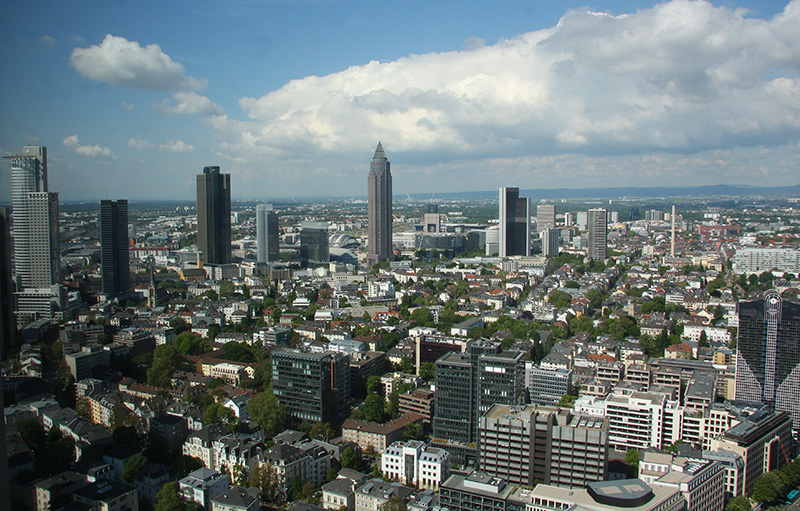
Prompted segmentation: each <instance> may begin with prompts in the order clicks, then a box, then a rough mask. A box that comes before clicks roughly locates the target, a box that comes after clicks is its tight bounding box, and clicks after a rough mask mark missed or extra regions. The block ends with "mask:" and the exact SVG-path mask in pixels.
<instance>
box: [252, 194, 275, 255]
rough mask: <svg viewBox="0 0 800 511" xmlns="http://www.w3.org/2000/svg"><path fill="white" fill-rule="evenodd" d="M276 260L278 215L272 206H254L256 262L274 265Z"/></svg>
mask: <svg viewBox="0 0 800 511" xmlns="http://www.w3.org/2000/svg"><path fill="white" fill-rule="evenodd" d="M278 260H280V246H279V239H278V213H277V212H276V211H275V209H274V208H273V207H272V204H259V205H258V206H256V261H258V262H259V263H274V262H277V261H278Z"/></svg>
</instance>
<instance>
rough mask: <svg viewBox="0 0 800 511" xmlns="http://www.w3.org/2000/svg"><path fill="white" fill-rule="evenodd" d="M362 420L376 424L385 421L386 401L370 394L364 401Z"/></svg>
mask: <svg viewBox="0 0 800 511" xmlns="http://www.w3.org/2000/svg"><path fill="white" fill-rule="evenodd" d="M364 420H366V421H369V422H378V423H383V422H384V421H385V420H386V401H384V400H383V398H382V397H381V396H379V395H378V394H370V395H368V396H367V399H365V400H364Z"/></svg>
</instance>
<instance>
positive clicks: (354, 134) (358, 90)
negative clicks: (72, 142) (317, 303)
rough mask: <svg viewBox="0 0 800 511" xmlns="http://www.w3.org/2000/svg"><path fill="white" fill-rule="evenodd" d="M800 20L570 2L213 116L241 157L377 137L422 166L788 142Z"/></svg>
mask: <svg viewBox="0 0 800 511" xmlns="http://www.w3.org/2000/svg"><path fill="white" fill-rule="evenodd" d="M799 26H800V0H795V1H793V2H791V3H790V4H788V5H787V7H786V9H785V10H784V12H783V13H782V14H780V15H778V16H776V17H775V18H774V19H772V20H761V19H755V18H749V17H748V15H747V13H746V12H745V11H743V10H736V9H729V8H726V7H714V6H713V5H712V4H710V3H708V2H703V1H689V0H674V1H672V2H669V3H664V4H660V5H657V6H655V7H653V8H652V9H643V10H640V11H637V12H636V13H633V14H627V15H622V16H612V15H609V14H604V13H596V12H591V11H588V10H575V11H570V12H568V13H567V14H566V15H565V16H564V17H563V18H562V19H561V20H560V22H559V23H558V25H556V26H555V27H552V28H549V29H546V30H540V31H536V32H530V33H526V34H522V35H520V36H518V37H515V38H512V39H508V40H501V41H499V42H497V43H496V44H493V45H483V44H482V41H480V40H479V39H478V38H475V37H470V38H469V39H467V42H466V45H465V46H466V49H465V50H464V51H453V52H446V53H431V54H425V55H411V56H409V57H407V58H402V59H398V60H396V61H393V62H370V63H368V64H365V65H361V66H353V67H350V68H348V69H346V70H344V71H341V72H338V73H334V74H330V75H327V76H321V77H318V76H309V77H306V78H303V79H300V80H294V81H291V82H289V83H288V84H286V85H285V86H283V87H282V88H280V89H278V90H276V91H273V92H270V93H268V94H266V95H264V96H261V97H258V98H256V97H247V98H242V99H240V101H239V104H240V106H241V108H242V109H243V111H244V112H245V113H246V115H247V118H248V120H247V121H245V122H238V123H234V122H233V121H232V120H230V119H228V117H227V116H224V115H218V116H217V117H215V118H214V119H213V121H211V124H212V125H213V126H214V127H216V128H217V129H219V130H220V131H223V132H225V133H227V135H228V137H229V138H228V141H227V143H226V144H225V145H224V146H223V148H224V150H225V151H227V152H228V153H230V154H237V155H243V154H244V155H251V158H252V161H256V160H257V158H262V157H265V156H266V157H271V158H274V159H278V160H292V159H303V158H306V159H314V158H320V157H325V156H344V155H352V154H353V153H354V152H357V153H359V154H361V153H364V152H365V151H367V152H369V150H368V149H365V148H372V147H374V145H375V142H376V141H377V140H379V139H380V140H383V142H384V144H386V145H387V149H389V150H391V151H392V152H393V153H395V154H397V153H398V152H402V153H403V154H404V155H407V156H408V159H409V160H414V161H415V162H416V163H417V164H424V165H436V164H437V163H441V162H445V161H452V160H454V159H465V160H473V161H476V160H479V161H482V162H491V161H492V160H493V159H496V158H521V159H523V160H520V161H525V160H524V159H525V158H546V157H549V156H560V155H567V154H582V155H588V156H593V157H604V158H606V157H616V156H624V155H633V156H636V155H642V154H651V153H659V152H666V153H677V154H695V153H699V152H703V151H713V150H717V149H729V148H732V147H753V146H758V145H776V144H778V145H780V144H787V143H791V142H792V141H796V140H798V138H800V136H799V134H800V79H798V76H800V30H797V27H799ZM201 97H202V96H201ZM209 102H210V100H209ZM212 104H213V103H212Z"/></svg>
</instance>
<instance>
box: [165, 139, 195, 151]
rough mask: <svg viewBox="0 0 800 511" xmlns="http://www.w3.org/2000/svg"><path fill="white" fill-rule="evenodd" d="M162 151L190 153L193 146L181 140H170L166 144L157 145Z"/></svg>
mask: <svg viewBox="0 0 800 511" xmlns="http://www.w3.org/2000/svg"><path fill="white" fill-rule="evenodd" d="M158 147H159V148H160V149H161V150H162V151H171V152H173V153H191V152H192V151H194V146H192V145H190V144H187V143H186V142H184V141H183V140H170V141H168V142H167V143H166V144H161V145H160V146H158Z"/></svg>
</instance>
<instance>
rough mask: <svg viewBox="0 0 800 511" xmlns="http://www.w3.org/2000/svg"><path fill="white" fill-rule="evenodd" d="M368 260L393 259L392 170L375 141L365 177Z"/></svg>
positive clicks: (372, 262)
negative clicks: (367, 173) (375, 145)
mask: <svg viewBox="0 0 800 511" xmlns="http://www.w3.org/2000/svg"><path fill="white" fill-rule="evenodd" d="M367 202H368V203H367V224H368V225H367V236H368V238H367V239H368V247H367V250H368V251H367V264H375V263H380V262H383V261H390V260H391V259H392V172H391V165H390V163H389V160H387V159H386V153H384V151H383V146H382V145H381V143H380V142H378V147H377V148H376V149H375V154H374V155H373V156H372V163H370V166H369V176H368V177H367Z"/></svg>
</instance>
